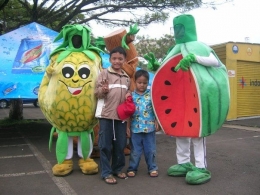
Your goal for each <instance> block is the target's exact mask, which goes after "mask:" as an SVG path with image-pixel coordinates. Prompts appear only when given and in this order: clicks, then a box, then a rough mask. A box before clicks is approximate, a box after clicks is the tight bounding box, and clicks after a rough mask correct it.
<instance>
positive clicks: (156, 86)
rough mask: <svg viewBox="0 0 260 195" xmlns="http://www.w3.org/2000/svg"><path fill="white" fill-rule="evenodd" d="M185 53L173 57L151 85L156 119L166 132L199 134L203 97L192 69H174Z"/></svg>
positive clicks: (185, 134)
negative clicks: (201, 100) (200, 95)
mask: <svg viewBox="0 0 260 195" xmlns="http://www.w3.org/2000/svg"><path fill="white" fill-rule="evenodd" d="M182 58H183V57H182V55H181V54H178V55H175V56H173V57H172V58H170V59H169V60H168V61H167V62H166V63H165V64H164V65H163V66H162V67H161V68H160V69H159V70H158V72H157V73H156V74H155V76H154V79H153V84H152V87H151V93H152V102H153V107H154V111H155V113H156V116H157V119H158V121H159V123H160V125H161V126H162V128H163V130H164V132H165V134H167V135H171V136H178V137H182V136H183V137H200V133H201V132H200V131H201V117H200V112H201V108H200V104H199V102H200V99H199V98H200V97H199V95H198V91H197V87H196V83H195V81H194V77H193V75H192V72H191V71H190V70H189V71H182V70H179V71H177V72H176V71H174V68H175V67H176V66H177V64H178V63H179V61H180V60H181V59H182Z"/></svg>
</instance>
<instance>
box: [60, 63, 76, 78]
mask: <svg viewBox="0 0 260 195" xmlns="http://www.w3.org/2000/svg"><path fill="white" fill-rule="evenodd" d="M62 74H63V76H64V77H65V78H71V77H72V76H73V75H74V67H73V66H72V65H71V64H64V66H63V68H62Z"/></svg>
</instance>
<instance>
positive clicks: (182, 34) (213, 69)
mask: <svg viewBox="0 0 260 195" xmlns="http://www.w3.org/2000/svg"><path fill="white" fill-rule="evenodd" d="M173 25H174V36H175V42H176V45H175V46H174V47H173V48H172V49H171V50H170V51H169V52H168V54H167V56H166V57H165V58H164V60H163V63H162V65H161V66H160V67H159V69H158V70H157V72H156V74H155V76H154V80H153V84H152V87H151V93H152V103H153V107H154V111H155V113H156V117H157V119H158V122H159V123H160V125H161V127H162V129H163V131H164V132H165V134H167V135H170V136H174V137H176V155H177V161H178V164H176V165H173V166H171V167H170V168H169V169H168V175H169V176H174V177H180V176H184V177H186V182H187V183H188V184H202V183H206V182H208V181H209V180H210V179H211V173H210V172H209V171H208V170H207V169H206V167H207V165H206V145H205V137H206V136H209V135H211V134H213V133H215V132H216V131H217V130H218V129H219V128H220V127H221V126H222V124H223V123H224V122H225V120H226V116H227V113H228V109H229V96H230V94H229V82H228V75H227V70H226V67H225V65H224V64H222V63H221V61H220V60H219V58H218V57H217V55H216V54H215V52H214V51H213V50H212V49H211V48H210V47H208V46H207V45H205V44H204V43H202V42H199V41H197V34H196V26H195V20H194V18H193V16H192V15H180V16H177V17H175V18H174V19H173ZM149 55H151V53H150V54H149ZM149 55H146V56H145V57H146V59H150V62H149V63H150V65H151V63H152V62H151V56H149ZM149 57H150V58H149ZM153 62H154V61H153ZM153 65H156V63H153ZM157 66H158V63H157ZM191 142H192V143H193V147H194V157H195V164H194V165H193V164H192V163H191V162H190V145H191Z"/></svg>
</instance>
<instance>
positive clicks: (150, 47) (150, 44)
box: [135, 34, 175, 60]
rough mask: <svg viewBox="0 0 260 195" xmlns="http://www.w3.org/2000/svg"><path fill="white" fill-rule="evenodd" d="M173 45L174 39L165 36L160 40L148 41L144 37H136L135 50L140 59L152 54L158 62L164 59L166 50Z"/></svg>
mask: <svg viewBox="0 0 260 195" xmlns="http://www.w3.org/2000/svg"><path fill="white" fill-rule="evenodd" d="M174 45H175V41H174V37H173V36H172V35H168V34H165V35H163V36H162V37H161V38H160V39H150V38H149V37H145V36H137V43H136V44H135V46H136V50H137V51H138V54H139V56H140V57H143V56H144V55H145V54H147V53H149V52H152V53H154V55H155V57H156V58H157V59H158V60H161V59H163V58H164V57H165V55H166V54H167V52H168V50H169V49H170V48H172V47H173V46H174Z"/></svg>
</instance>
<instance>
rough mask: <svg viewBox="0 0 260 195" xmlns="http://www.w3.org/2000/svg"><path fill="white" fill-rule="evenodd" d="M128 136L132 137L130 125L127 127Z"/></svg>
mask: <svg viewBox="0 0 260 195" xmlns="http://www.w3.org/2000/svg"><path fill="white" fill-rule="evenodd" d="M126 137H127V138H130V137H131V130H130V128H129V127H127V128H126Z"/></svg>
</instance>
